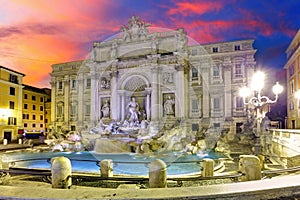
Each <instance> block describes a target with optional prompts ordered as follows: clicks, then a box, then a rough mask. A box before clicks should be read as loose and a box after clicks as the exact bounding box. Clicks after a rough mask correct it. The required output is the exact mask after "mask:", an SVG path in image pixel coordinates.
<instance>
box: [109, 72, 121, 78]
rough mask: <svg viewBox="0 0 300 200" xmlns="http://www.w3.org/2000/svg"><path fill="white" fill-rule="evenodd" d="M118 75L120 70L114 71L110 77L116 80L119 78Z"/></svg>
mask: <svg viewBox="0 0 300 200" xmlns="http://www.w3.org/2000/svg"><path fill="white" fill-rule="evenodd" d="M118 74H119V71H118V70H116V71H112V72H111V73H110V76H111V77H112V78H113V77H114V78H115V77H117V76H118Z"/></svg>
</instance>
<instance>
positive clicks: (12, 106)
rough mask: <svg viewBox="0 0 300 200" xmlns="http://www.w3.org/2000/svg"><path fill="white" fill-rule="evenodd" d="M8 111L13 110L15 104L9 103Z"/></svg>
mask: <svg viewBox="0 0 300 200" xmlns="http://www.w3.org/2000/svg"><path fill="white" fill-rule="evenodd" d="M9 109H15V102H13V101H9Z"/></svg>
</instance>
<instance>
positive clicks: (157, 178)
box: [149, 159, 167, 188]
mask: <svg viewBox="0 0 300 200" xmlns="http://www.w3.org/2000/svg"><path fill="white" fill-rule="evenodd" d="M149 187H150V188H165V187H167V165H166V164H165V163H164V161H162V160H160V159H156V160H153V161H152V162H151V163H150V165H149Z"/></svg>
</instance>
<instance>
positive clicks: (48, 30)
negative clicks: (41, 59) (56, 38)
mask: <svg viewBox="0 0 300 200" xmlns="http://www.w3.org/2000/svg"><path fill="white" fill-rule="evenodd" d="M61 31H62V28H61V26H58V25H48V24H47V25H46V24H41V23H27V24H21V25H15V26H7V27H0V38H7V37H11V36H14V35H27V34H37V35H55V34H58V33H61Z"/></svg>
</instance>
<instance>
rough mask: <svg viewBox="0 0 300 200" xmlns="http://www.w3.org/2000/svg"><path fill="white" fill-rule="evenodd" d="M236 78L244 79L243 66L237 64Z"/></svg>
mask: <svg viewBox="0 0 300 200" xmlns="http://www.w3.org/2000/svg"><path fill="white" fill-rule="evenodd" d="M235 77H243V74H242V65H241V64H235Z"/></svg>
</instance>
